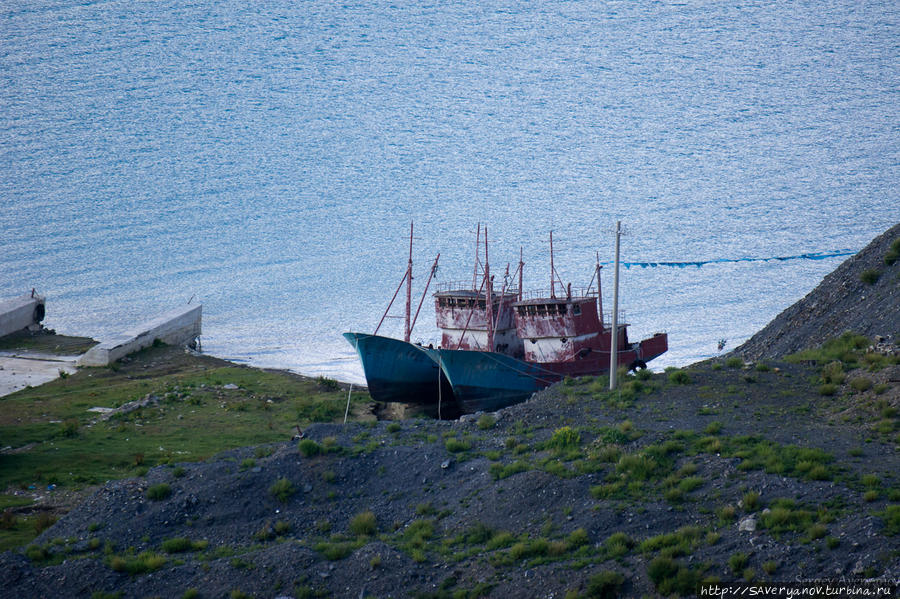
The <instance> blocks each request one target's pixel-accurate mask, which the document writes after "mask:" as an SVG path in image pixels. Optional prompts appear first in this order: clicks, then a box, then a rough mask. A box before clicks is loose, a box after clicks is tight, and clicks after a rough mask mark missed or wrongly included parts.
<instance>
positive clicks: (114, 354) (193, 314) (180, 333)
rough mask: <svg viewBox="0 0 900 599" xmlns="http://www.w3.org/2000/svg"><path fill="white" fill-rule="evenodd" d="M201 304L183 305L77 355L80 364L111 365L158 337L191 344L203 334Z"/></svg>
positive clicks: (175, 342) (172, 341) (180, 343)
mask: <svg viewBox="0 0 900 599" xmlns="http://www.w3.org/2000/svg"><path fill="white" fill-rule="evenodd" d="M202 308H203V306H202V304H196V305H193V306H190V305H188V306H182V307H180V308H175V309H174V310H169V311H168V312H166V313H164V314H162V315H160V316H158V317H156V318H154V319H153V320H150V321H148V322H145V323H144V324H142V325H140V326H138V327H135V328H134V329H131V330H128V331H125V332H123V333H122V334H120V335H117V336H115V337H114V338H112V339H108V340H106V341H103V342H101V343H100V344H99V345H95V346H94V347H92V348H91V349H90V350H88V352H87V353H85V354H84V355H83V356H81V357H80V358H78V361H77V364H78V366H108V365H109V364H110V363H112V362H115V361H116V360H118V359H119V358H121V357H123V356H127V355H128V354H131V353H134V352H136V351H139V350H141V349H144V348H145V347H150V346H151V345H153V342H154V341H155V340H156V339H159V340H160V341H162V342H163V343H168V344H169V345H188V344H190V343H192V342H193V341H194V340H195V339H197V337H199V336H200V325H201V315H202Z"/></svg>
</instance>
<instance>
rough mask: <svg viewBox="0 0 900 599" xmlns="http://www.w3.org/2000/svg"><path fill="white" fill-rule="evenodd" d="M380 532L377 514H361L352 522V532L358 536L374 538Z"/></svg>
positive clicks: (368, 511)
mask: <svg viewBox="0 0 900 599" xmlns="http://www.w3.org/2000/svg"><path fill="white" fill-rule="evenodd" d="M377 530H378V523H377V520H376V518H375V514H374V513H372V512H371V511H370V510H366V511H364V512H360V513H358V514H356V515H355V516H353V520H351V521H350V532H352V533H353V534H355V535H358V536H366V537H369V536H372V535H373V534H375V532H376V531H377Z"/></svg>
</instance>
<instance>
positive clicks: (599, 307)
mask: <svg viewBox="0 0 900 599" xmlns="http://www.w3.org/2000/svg"><path fill="white" fill-rule="evenodd" d="M601 268H603V267H602V266H600V252H597V266H596V270H595V271H594V276H596V277H597V314H599V315H600V330H601V331H603V287H602V286H601V285H600V269H601Z"/></svg>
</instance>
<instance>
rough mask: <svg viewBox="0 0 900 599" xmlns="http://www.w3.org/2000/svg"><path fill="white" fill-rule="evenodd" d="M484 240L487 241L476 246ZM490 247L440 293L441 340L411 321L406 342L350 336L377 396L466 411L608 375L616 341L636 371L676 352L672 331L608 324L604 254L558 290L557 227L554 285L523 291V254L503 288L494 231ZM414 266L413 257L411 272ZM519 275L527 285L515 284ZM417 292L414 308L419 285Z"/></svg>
mask: <svg viewBox="0 0 900 599" xmlns="http://www.w3.org/2000/svg"><path fill="white" fill-rule="evenodd" d="M479 233H480V229H479ZM479 243H480V238H477V239H476V247H477V246H478V244H479ZM484 244H485V251H484V255H485V260H484V264H483V265H481V271H480V273H479V271H478V267H479V265H480V262H479V259H478V253H477V251H476V269H475V274H474V275H473V280H472V284H471V285H468V284H454V283H451V284H445V285H443V286H442V287H440V288H439V289H438V290H437V292H436V293H435V294H434V302H435V306H434V307H435V316H436V323H437V326H438V328H439V329H440V330H441V343H440V346H439V347H436V348H435V347H430V346H429V347H423V346H420V345H416V344H412V343H410V342H409V338H408V333H409V329H408V328H407V338H406V339H405V340H404V341H400V340H395V339H388V338H384V337H377V336H375V335H365V334H360V333H345V334H344V336H345V337H346V338H347V339H348V341H350V342H351V344H354V345H355V346H356V348H357V352H358V353H359V356H360V359H361V361H362V363H363V369H364V371H365V372H366V379H367V381H368V382H369V391H370V394H372V396H373V398H375V399H376V400H378V401H405V402H411V403H419V404H424V405H435V404H438V405H439V404H441V403H443V405H445V406H448V407H451V408H455V409H456V410H458V411H461V412H476V411H491V410H496V409H498V408H501V407H504V406H507V405H510V404H513V403H516V402H519V401H522V400H524V399H527V398H528V397H529V396H530V395H531V394H532V393H534V392H535V391H538V390H540V389H543V388H544V387H547V386H548V385H550V384H552V383H554V382H557V381H559V380H561V379H563V378H565V377H567V376H571V377H576V376H585V375H596V374H601V373H604V372H607V371H608V370H609V368H610V364H611V362H612V360H611V355H612V353H613V351H614V350H613V345H614V343H613V342H614V341H615V348H616V349H615V355H616V360H615V363H616V364H618V365H620V366H628V367H629V368H633V369H636V368H646V367H647V362H649V361H650V360H652V359H653V358H656V357H657V356H659V355H661V354H662V353H664V352H665V351H666V350H667V349H668V337H667V336H666V334H665V333H656V334H654V335H653V336H651V337H649V338H647V339H643V340H641V341H639V342H630V341H629V339H628V333H627V329H628V324H625V323H622V324H618V323H616V324H615V326H613V325H612V324H610V325H609V326H607V325H606V324H605V323H604V320H603V309H602V295H601V289H600V270H601V267H600V264H599V260H598V263H597V265H596V269H595V273H594V279H592V281H591V283H590V284H589V285H588V287H587V288H586V289H584V290H579V291H577V292H574V293H573V291H572V286H571V284H569V285H567V286H565V287H563V286H562V285H561V283H560V287H559V289H560V293H559V294H557V279H558V275H557V273H556V271H555V269H554V267H553V249H552V234H551V251H550V255H551V267H550V270H551V273H552V274H551V287H550V290H549V292H548V293H541V292H533V293H530V294H524V293H523V291H522V271H523V267H524V264H523V262H522V259H521V254H520V258H519V265H518V268H517V269H516V272H515V273H513V275H512V276H510V275H509V268H508V267H507V271H506V274H505V275H504V283H503V285H502V286H501V289H500V291H495V290H494V278H493V277H492V276H491V274H490V265H489V261H488V259H487V258H488V251H487V231H486V230H485V234H484ZM411 263H412V261H411V258H410V267H409V269H408V272H411ZM479 274H480V285H478V286H477V287H476V283H477V282H478V278H479V277H478V275H479ZM516 275H518V286H516V285H515V284H513V283H511V282H510V281H515V280H516ZM594 280H596V288H595V287H594ZM429 281H430V277H429ZM401 284H402V283H401ZM426 290H427V285H426ZM398 291H399V287H398ZM396 295H397V294H396V293H395V298H396ZM407 297H408V302H407V315H408V314H409V311H410V307H409V298H410V292H409V291H408V292H407ZM423 298H424V293H423ZM392 302H393V300H392ZM419 307H420V308H421V301H420V303H419ZM416 314H418V310H417V311H416ZM612 320H614V321H615V320H616V319H612ZM382 321H383V318H382ZM407 322H409V318H408V317H407ZM379 326H380V325H379ZM613 329H615V331H616V336H615V338H613ZM423 358H427V360H426V359H423ZM388 398H390V399H388Z"/></svg>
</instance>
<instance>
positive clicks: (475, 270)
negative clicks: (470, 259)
mask: <svg viewBox="0 0 900 599" xmlns="http://www.w3.org/2000/svg"><path fill="white" fill-rule="evenodd" d="M486 230H487V227H485V231H486ZM480 242H481V223H478V229H477V230H476V231H475V266H474V267H473V268H472V289H475V283H476V282H477V281H478V244H479V243H480Z"/></svg>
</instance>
